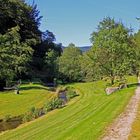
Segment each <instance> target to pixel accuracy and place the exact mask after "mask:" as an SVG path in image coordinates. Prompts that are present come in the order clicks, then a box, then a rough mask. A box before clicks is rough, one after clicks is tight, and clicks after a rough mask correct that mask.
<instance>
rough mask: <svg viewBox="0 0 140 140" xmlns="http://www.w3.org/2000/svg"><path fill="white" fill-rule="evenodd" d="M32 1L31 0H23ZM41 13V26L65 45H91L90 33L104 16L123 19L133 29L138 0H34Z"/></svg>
mask: <svg viewBox="0 0 140 140" xmlns="http://www.w3.org/2000/svg"><path fill="white" fill-rule="evenodd" d="M26 1H27V2H28V3H30V4H31V3H32V1H33V0H26ZM34 1H35V3H36V4H37V5H38V9H39V10H40V15H42V16H43V19H42V23H41V26H40V29H41V30H42V31H44V30H47V29H48V30H50V31H52V32H53V33H54V34H55V36H56V39H57V42H61V43H63V45H64V46H67V45H68V44H69V43H71V42H73V43H74V44H76V45H77V46H86V45H90V40H89V38H90V34H91V33H92V32H93V31H96V28H97V25H98V23H99V22H100V21H101V20H102V19H103V18H104V17H106V16H110V17H114V18H115V19H116V20H117V21H122V22H123V23H124V25H126V26H127V27H130V26H131V27H132V28H133V29H134V31H135V32H136V31H137V30H138V28H140V24H139V23H138V21H137V20H136V17H140V8H139V6H140V0H34Z"/></svg>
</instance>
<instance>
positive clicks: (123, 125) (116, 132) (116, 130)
mask: <svg viewBox="0 0 140 140" xmlns="http://www.w3.org/2000/svg"><path fill="white" fill-rule="evenodd" d="M139 83H140V81H139ZM139 102H140V86H138V87H137V89H136V91H135V94H134V95H133V96H132V98H131V100H130V102H129V104H128V105H127V107H126V110H125V111H124V112H123V113H122V114H120V116H119V117H118V118H117V119H116V120H115V121H114V123H113V124H112V125H111V127H110V128H109V129H108V134H107V135H106V136H105V137H104V138H103V139H102V140H128V136H129V134H130V131H131V126H132V123H133V121H134V120H135V117H136V114H137V110H138V103H139Z"/></svg>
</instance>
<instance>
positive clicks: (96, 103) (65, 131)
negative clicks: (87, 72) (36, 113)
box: [0, 78, 136, 140]
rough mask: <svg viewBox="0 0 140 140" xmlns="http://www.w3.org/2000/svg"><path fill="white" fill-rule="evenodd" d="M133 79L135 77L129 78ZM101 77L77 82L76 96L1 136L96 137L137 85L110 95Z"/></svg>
mask: <svg viewBox="0 0 140 140" xmlns="http://www.w3.org/2000/svg"><path fill="white" fill-rule="evenodd" d="M129 80H130V82H131V80H132V81H133V82H136V78H130V79H129ZM105 85H106V83H105V82H104V81H98V82H94V83H78V84H73V85H71V86H73V87H75V88H76V89H77V91H78V93H79V95H80V96H77V97H76V98H74V99H73V100H72V101H70V102H69V103H68V105H67V106H66V107H64V108H62V109H58V110H54V111H52V112H50V113H48V114H47V115H45V116H43V117H41V118H39V119H37V120H35V121H33V122H29V123H26V124H23V125H21V126H20V127H18V128H17V129H15V130H10V131H7V132H4V133H2V134H0V139H2V140H96V139H98V138H100V137H101V136H102V135H103V134H104V133H105V130H106V127H107V126H108V125H109V124H110V123H111V122H112V121H113V119H114V118H116V117H117V116H118V115H119V114H120V113H121V112H122V111H123V110H124V108H125V106H126V105H127V103H128V102H129V99H130V98H131V97H132V95H133V94H134V90H135V88H136V87H130V88H127V89H123V90H121V91H119V92H116V93H114V94H112V95H110V96H107V95H106V94H105V91H104V89H105Z"/></svg>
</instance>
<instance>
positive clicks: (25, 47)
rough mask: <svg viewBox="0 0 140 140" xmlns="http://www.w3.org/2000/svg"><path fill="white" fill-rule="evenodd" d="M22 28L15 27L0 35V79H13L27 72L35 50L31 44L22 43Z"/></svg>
mask: <svg viewBox="0 0 140 140" xmlns="http://www.w3.org/2000/svg"><path fill="white" fill-rule="evenodd" d="M19 30H20V28H19V27H18V26H17V27H14V28H11V29H10V30H8V32H7V33H5V34H3V35H2V34H0V79H5V80H9V79H13V78H14V77H17V75H20V74H21V73H22V72H25V71H26V66H27V64H28V62H29V61H30V60H31V57H32V53H33V50H32V48H31V47H30V46H29V45H31V44H29V42H21V41H20V39H21V38H20V35H19V33H18V32H19Z"/></svg>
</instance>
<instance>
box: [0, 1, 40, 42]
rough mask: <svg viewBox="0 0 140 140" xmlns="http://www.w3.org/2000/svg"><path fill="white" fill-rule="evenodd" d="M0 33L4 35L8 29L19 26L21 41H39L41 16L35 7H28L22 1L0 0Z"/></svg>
mask: <svg viewBox="0 0 140 140" xmlns="http://www.w3.org/2000/svg"><path fill="white" fill-rule="evenodd" d="M0 7H1V8H0V27H1V28H0V29H1V30H0V33H2V34H5V33H6V32H7V31H8V29H10V28H12V27H15V26H17V25H18V26H19V27H20V29H21V30H20V36H21V40H22V41H25V40H28V39H35V40H36V43H37V42H39V41H40V40H41V32H40V30H39V29H38V27H39V25H40V20H41V16H39V11H38V10H37V6H36V5H33V6H29V5H28V4H26V3H25V2H24V1H23V0H0Z"/></svg>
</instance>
